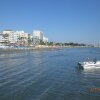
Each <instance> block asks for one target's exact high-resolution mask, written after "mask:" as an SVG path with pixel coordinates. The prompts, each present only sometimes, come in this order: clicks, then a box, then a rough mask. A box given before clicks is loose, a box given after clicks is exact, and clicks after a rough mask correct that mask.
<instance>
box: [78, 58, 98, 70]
mask: <svg viewBox="0 0 100 100" xmlns="http://www.w3.org/2000/svg"><path fill="white" fill-rule="evenodd" d="M78 68H82V69H91V68H100V61H97V60H96V59H94V60H93V61H91V60H90V61H84V62H78Z"/></svg>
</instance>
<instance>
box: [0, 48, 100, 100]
mask: <svg viewBox="0 0 100 100" xmlns="http://www.w3.org/2000/svg"><path fill="white" fill-rule="evenodd" d="M87 58H91V59H93V58H96V59H98V60H100V48H61V49H40V50H33V51H20V52H17V51H16V52H0V100H100V69H99V68H98V69H78V66H77V63H78V62H81V61H85V60H86V59H87Z"/></svg>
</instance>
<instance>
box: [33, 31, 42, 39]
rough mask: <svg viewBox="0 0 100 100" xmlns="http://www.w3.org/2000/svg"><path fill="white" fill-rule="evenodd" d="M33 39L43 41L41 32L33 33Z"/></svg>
mask: <svg viewBox="0 0 100 100" xmlns="http://www.w3.org/2000/svg"><path fill="white" fill-rule="evenodd" d="M33 37H35V38H36V37H38V39H39V40H43V32H42V31H38V30H36V31H33Z"/></svg>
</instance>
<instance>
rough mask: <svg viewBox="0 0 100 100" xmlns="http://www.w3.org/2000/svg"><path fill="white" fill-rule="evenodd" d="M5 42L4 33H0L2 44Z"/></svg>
mask: <svg viewBox="0 0 100 100" xmlns="http://www.w3.org/2000/svg"><path fill="white" fill-rule="evenodd" d="M3 42H4V37H3V34H2V32H0V43H3Z"/></svg>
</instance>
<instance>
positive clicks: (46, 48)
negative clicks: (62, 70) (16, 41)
mask: <svg viewBox="0 0 100 100" xmlns="http://www.w3.org/2000/svg"><path fill="white" fill-rule="evenodd" d="M64 48H99V47H89V46H37V47H29V48H0V53H3V52H22V51H34V50H48V49H49V50H55V49H64Z"/></svg>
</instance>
